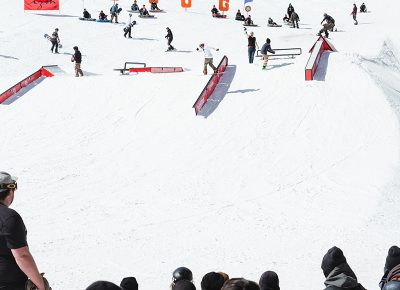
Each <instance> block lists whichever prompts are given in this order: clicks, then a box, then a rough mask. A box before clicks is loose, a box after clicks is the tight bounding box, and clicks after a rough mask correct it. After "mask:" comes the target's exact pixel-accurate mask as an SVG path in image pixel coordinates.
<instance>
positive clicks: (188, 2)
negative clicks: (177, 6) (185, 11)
mask: <svg viewBox="0 0 400 290" xmlns="http://www.w3.org/2000/svg"><path fill="white" fill-rule="evenodd" d="M181 6H182V8H190V7H192V0H181Z"/></svg>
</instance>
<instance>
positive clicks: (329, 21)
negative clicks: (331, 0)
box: [317, 13, 335, 37]
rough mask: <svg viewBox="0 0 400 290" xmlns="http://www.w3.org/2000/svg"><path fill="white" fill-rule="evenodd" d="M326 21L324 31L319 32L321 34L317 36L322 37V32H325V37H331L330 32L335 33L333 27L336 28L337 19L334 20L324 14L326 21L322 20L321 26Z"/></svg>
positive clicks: (323, 26)
mask: <svg viewBox="0 0 400 290" xmlns="http://www.w3.org/2000/svg"><path fill="white" fill-rule="evenodd" d="M324 21H325V23H324V24H323V25H322V29H321V30H320V31H319V33H318V34H317V35H318V36H321V35H322V32H325V37H329V32H328V30H331V31H333V27H335V19H333V18H332V16H330V15H328V14H326V13H324V19H322V21H321V24H322V23H323V22H324Z"/></svg>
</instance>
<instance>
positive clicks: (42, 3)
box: [24, 0, 60, 10]
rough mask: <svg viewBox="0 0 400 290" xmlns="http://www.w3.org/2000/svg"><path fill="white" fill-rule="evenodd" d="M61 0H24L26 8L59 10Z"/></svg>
mask: <svg viewBox="0 0 400 290" xmlns="http://www.w3.org/2000/svg"><path fill="white" fill-rule="evenodd" d="M59 9H60V3H59V0H24V10H59Z"/></svg>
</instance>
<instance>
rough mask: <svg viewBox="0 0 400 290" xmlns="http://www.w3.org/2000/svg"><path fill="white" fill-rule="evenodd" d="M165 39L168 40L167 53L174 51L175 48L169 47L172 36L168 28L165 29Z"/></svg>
mask: <svg viewBox="0 0 400 290" xmlns="http://www.w3.org/2000/svg"><path fill="white" fill-rule="evenodd" d="M165 38H166V39H167V40H168V48H167V51H169V50H174V49H175V48H174V47H173V46H172V45H171V42H172V40H174V35H173V34H172V31H171V29H169V27H167V35H166V36H165Z"/></svg>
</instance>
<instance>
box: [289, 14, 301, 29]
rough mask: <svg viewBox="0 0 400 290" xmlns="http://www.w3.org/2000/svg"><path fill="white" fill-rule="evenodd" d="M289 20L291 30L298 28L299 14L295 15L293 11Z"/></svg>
mask: <svg viewBox="0 0 400 290" xmlns="http://www.w3.org/2000/svg"><path fill="white" fill-rule="evenodd" d="M290 20H291V21H292V24H293V26H292V27H293V28H299V21H300V17H299V14H297V13H296V11H294V10H293V12H292V15H291V16H290Z"/></svg>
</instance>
